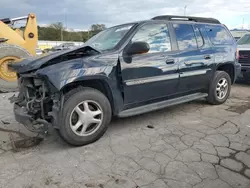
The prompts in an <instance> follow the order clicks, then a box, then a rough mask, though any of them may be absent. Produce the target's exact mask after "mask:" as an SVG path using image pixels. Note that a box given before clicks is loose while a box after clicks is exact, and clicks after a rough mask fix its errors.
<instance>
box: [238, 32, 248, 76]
mask: <svg viewBox="0 0 250 188" xmlns="http://www.w3.org/2000/svg"><path fill="white" fill-rule="evenodd" d="M237 48H238V51H237V57H238V61H239V63H240V64H241V73H242V76H243V78H244V79H245V80H250V34H245V35H244V36H243V37H242V38H241V39H239V40H238V41H237Z"/></svg>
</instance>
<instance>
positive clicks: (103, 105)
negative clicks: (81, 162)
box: [59, 88, 112, 146]
mask: <svg viewBox="0 0 250 188" xmlns="http://www.w3.org/2000/svg"><path fill="white" fill-rule="evenodd" d="M61 113H62V121H61V125H59V126H60V133H61V136H62V137H63V139H64V140H65V141H66V142H68V143H69V144H71V145H75V146H82V145H86V144H90V143H92V142H95V141H96V140H98V139H99V138H101V137H102V135H103V134H104V133H105V131H106V130H107V127H108V124H109V123H110V120H111V115H112V113H111V106H110V102H109V100H108V99H107V97H106V96H105V95H104V94H102V93H101V92H100V91H98V90H95V89H92V88H77V89H73V90H72V91H70V92H69V93H67V94H66V96H65V103H64V107H63V110H62V111H61Z"/></svg>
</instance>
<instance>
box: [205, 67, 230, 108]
mask: <svg viewBox="0 0 250 188" xmlns="http://www.w3.org/2000/svg"><path fill="white" fill-rule="evenodd" d="M230 91H231V78H230V76H229V75H228V73H226V72H224V71H216V72H215V75H214V78H213V80H212V82H211V85H210V88H209V93H208V98H207V100H208V102H209V103H211V104H222V103H224V102H225V101H226V100H227V99H228V97H229V95H230Z"/></svg>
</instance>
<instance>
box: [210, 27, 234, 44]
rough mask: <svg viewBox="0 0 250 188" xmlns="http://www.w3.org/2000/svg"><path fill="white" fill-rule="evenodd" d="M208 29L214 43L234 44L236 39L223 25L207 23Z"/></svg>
mask: <svg viewBox="0 0 250 188" xmlns="http://www.w3.org/2000/svg"><path fill="white" fill-rule="evenodd" d="M206 31H207V34H208V37H209V38H210V40H211V42H212V43H213V44H214V45H227V44H233V40H234V39H233V38H232V36H231V35H230V34H229V32H228V31H227V30H226V29H225V28H224V27H223V26H220V25H217V26H212V25H207V26H206Z"/></svg>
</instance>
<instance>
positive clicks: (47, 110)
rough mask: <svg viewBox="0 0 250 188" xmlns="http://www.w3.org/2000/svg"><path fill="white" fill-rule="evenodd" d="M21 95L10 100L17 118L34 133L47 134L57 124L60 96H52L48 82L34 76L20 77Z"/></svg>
mask: <svg viewBox="0 0 250 188" xmlns="http://www.w3.org/2000/svg"><path fill="white" fill-rule="evenodd" d="M18 85H19V94H18V96H17V97H16V96H15V95H14V96H12V97H11V98H10V101H11V102H12V103H14V114H15V118H16V120H17V121H18V122H19V123H22V124H23V125H25V126H26V128H27V129H29V130H30V131H32V132H38V133H46V132H47V130H48V126H49V125H51V124H54V123H55V119H56V117H57V114H56V113H57V111H58V110H57V109H58V108H57V107H56V106H57V104H58V103H59V102H58V101H59V98H60V95H59V94H56V93H54V94H51V93H50V90H49V87H48V84H47V83H46V80H45V79H43V78H39V77H37V76H35V75H32V74H26V75H21V76H20V75H19V80H18Z"/></svg>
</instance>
